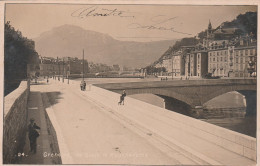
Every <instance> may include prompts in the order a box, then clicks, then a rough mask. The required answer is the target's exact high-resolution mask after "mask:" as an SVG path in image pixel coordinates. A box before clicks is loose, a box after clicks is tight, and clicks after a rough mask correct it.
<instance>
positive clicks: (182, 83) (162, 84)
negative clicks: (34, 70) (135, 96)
mask: <svg viewBox="0 0 260 166" xmlns="http://www.w3.org/2000/svg"><path fill="white" fill-rule="evenodd" d="M256 83H257V81H256V79H219V80H206V79H204V80H174V81H150V82H127V83H106V84H95V86H98V87H101V88H104V89H109V90H112V89H113V90H117V89H120V90H122V89H133V88H167V87H191V86H213V85H256Z"/></svg>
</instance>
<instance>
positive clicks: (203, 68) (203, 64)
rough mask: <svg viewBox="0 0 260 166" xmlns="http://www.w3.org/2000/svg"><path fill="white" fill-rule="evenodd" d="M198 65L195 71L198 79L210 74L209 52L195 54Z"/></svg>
mask: <svg viewBox="0 0 260 166" xmlns="http://www.w3.org/2000/svg"><path fill="white" fill-rule="evenodd" d="M195 56H196V58H195V59H196V64H195V70H196V75H195V76H198V77H204V76H205V75H206V74H207V73H208V52H207V51H203V50H201V51H197V52H196V53H195Z"/></svg>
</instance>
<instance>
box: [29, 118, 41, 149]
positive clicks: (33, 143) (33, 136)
mask: <svg viewBox="0 0 260 166" xmlns="http://www.w3.org/2000/svg"><path fill="white" fill-rule="evenodd" d="M36 129H41V128H40V127H39V126H37V125H36V123H34V119H33V118H31V119H30V124H29V125H28V132H29V134H28V137H29V140H30V148H31V152H33V153H36V151H37V138H38V137H39V136H40V134H39V133H38V131H37V130H36Z"/></svg>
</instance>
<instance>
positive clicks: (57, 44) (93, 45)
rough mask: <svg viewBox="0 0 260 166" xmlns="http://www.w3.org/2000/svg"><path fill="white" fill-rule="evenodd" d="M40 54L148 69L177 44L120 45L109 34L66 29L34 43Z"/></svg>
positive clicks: (66, 27)
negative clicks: (83, 51) (148, 66)
mask: <svg viewBox="0 0 260 166" xmlns="http://www.w3.org/2000/svg"><path fill="white" fill-rule="evenodd" d="M34 41H35V47H36V50H37V52H38V53H39V54H40V55H41V56H46V57H57V56H58V57H68V56H69V57H78V58H82V50H83V49H84V50H85V58H86V59H87V60H88V61H92V62H94V63H104V64H108V65H113V64H119V65H124V66H128V67H145V66H147V65H149V64H151V63H153V62H154V61H155V60H157V59H158V58H159V57H160V56H161V55H162V54H163V52H164V51H165V50H166V49H168V48H169V46H170V45H173V44H174V43H175V40H164V41H154V42H134V41H119V40H116V39H114V38H112V37H111V36H109V35H107V34H103V33H99V32H95V31H89V30H85V29H83V28H81V27H77V26H73V25H63V26H60V27H56V28H53V29H52V30H50V31H47V32H44V33H42V34H41V35H40V36H39V37H37V38H35V39H34Z"/></svg>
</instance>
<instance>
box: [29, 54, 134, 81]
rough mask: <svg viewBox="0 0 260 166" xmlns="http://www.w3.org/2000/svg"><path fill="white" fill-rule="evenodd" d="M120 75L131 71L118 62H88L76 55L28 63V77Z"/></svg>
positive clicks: (41, 59)
mask: <svg viewBox="0 0 260 166" xmlns="http://www.w3.org/2000/svg"><path fill="white" fill-rule="evenodd" d="M83 70H84V74H88V75H94V76H95V75H111V74H112V75H119V74H120V73H124V72H125V71H129V70H130V69H129V68H126V67H123V66H119V65H118V64H115V65H112V66H108V65H106V64H101V63H93V62H88V61H87V60H84V63H83V60H82V59H78V58H76V57H74V58H72V57H64V58H58V57H57V58H53V57H40V59H39V64H37V65H36V64H35V65H28V66H27V73H28V77H31V78H32V77H35V76H54V75H56V76H57V75H60V76H64V77H68V76H70V77H72V76H75V77H76V76H79V75H82V73H83Z"/></svg>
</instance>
